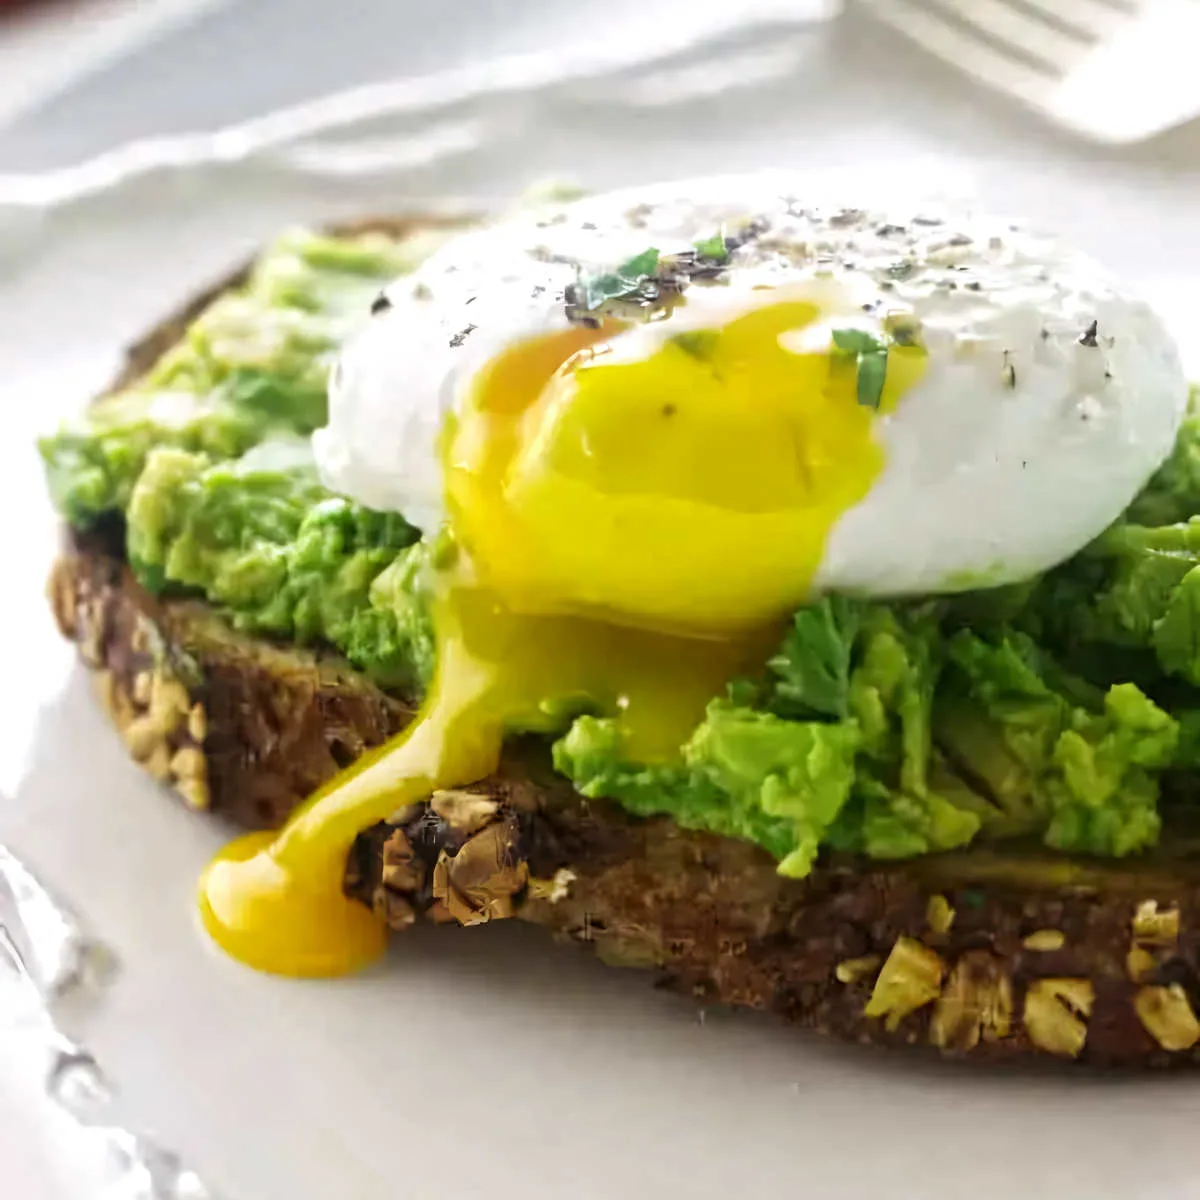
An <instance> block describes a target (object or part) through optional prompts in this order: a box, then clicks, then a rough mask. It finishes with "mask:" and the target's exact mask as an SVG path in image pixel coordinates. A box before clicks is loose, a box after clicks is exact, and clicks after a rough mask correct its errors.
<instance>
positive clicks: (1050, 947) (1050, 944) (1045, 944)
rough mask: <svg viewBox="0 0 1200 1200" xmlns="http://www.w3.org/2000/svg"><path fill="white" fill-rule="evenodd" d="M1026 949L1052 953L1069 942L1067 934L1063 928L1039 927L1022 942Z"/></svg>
mask: <svg viewBox="0 0 1200 1200" xmlns="http://www.w3.org/2000/svg"><path fill="white" fill-rule="evenodd" d="M1021 944H1022V945H1023V946H1024V947H1025V949H1026V950H1036V951H1041V952H1044V953H1052V952H1053V951H1055V950H1061V949H1062V948H1063V947H1064V946H1065V945H1066V944H1067V938H1066V934H1064V933H1063V931H1062V930H1061V929H1037V930H1035V931H1034V932H1033V933H1031V934H1030V935H1029V936H1028V937H1027V938H1026V939H1025V940H1024V941H1023V942H1022V943H1021Z"/></svg>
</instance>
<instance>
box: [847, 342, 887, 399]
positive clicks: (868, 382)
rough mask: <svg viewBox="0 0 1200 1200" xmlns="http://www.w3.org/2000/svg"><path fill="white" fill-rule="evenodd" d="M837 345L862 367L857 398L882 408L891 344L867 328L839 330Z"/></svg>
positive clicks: (858, 378) (858, 380) (859, 370)
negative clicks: (881, 339)
mask: <svg viewBox="0 0 1200 1200" xmlns="http://www.w3.org/2000/svg"><path fill="white" fill-rule="evenodd" d="M833 344H834V346H835V347H836V348H837V349H838V350H840V351H841V352H842V353H843V354H844V355H847V356H848V357H852V358H853V359H854V360H855V363H856V365H857V367H858V375H857V391H856V394H857V398H858V402H859V404H861V405H862V406H863V407H864V408H878V407H879V402H880V400H882V398H883V385H884V382H885V380H886V379H887V356H888V347H887V343H886V342H881V341H880V340H879V339H878V338H877V337H876V336H875V335H874V334H873V333H868V332H867V331H866V330H865V329H835V330H834V331H833Z"/></svg>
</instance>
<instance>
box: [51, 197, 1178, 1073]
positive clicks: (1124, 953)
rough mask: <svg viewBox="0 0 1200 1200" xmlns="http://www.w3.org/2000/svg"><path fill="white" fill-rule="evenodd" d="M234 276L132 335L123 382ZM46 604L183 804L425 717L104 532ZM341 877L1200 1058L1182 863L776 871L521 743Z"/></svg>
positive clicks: (78, 550)
mask: <svg viewBox="0 0 1200 1200" xmlns="http://www.w3.org/2000/svg"><path fill="white" fill-rule="evenodd" d="M366 225H368V226H369V227H374V228H385V229H388V230H389V231H393V232H402V231H403V230H404V229H405V228H407V227H409V225H410V223H409V222H406V221H374V222H369V223H366ZM242 274H243V272H237V273H236V274H235V275H233V276H231V277H230V278H228V279H226V280H224V281H223V282H222V283H221V284H220V285H218V286H217V287H216V288H212V289H209V290H207V291H206V292H205V293H204V294H203V295H201V296H200V297H198V298H197V299H196V300H195V301H193V302H192V303H190V304H188V305H186V306H185V307H184V308H182V309H180V310H179V311H178V312H176V313H174V314H172V315H171V316H170V317H169V318H168V319H166V320H165V321H163V322H162V323H161V324H160V325H159V326H158V327H157V328H156V329H154V330H153V331H151V332H150V333H149V334H148V335H147V336H146V337H144V338H143V339H141V340H140V341H139V342H138V343H137V344H136V345H135V346H134V347H133V348H132V350H131V351H130V353H129V355H128V359H127V362H126V365H125V367H124V369H123V370H122V372H121V373H120V376H119V377H118V379H117V380H116V381H115V383H114V385H113V386H122V385H124V384H125V383H128V382H130V381H131V380H134V379H136V378H137V377H138V376H139V375H140V374H141V373H142V372H144V371H145V370H146V369H148V367H149V366H150V365H151V364H152V363H153V362H154V361H155V360H156V359H157V358H158V357H159V356H160V355H161V354H162V353H163V351H164V350H166V349H168V348H169V347H170V346H171V345H172V344H173V343H174V342H175V341H176V340H177V339H178V338H179V337H180V335H181V334H182V332H183V330H184V328H185V327H186V325H187V323H188V321H189V320H190V319H191V317H192V316H193V315H194V314H195V313H196V312H197V311H198V310H199V309H200V308H201V307H202V306H203V305H204V304H205V303H207V302H208V300H210V299H211V298H212V296H214V295H216V294H218V293H219V292H220V291H221V290H222V288H224V287H227V286H230V285H231V284H232V283H234V282H235V281H236V280H237V279H238V278H240V277H241V276H242ZM50 596H51V601H52V605H53V609H54V614H55V617H56V619H57V621H58V624H59V628H60V629H61V631H62V633H63V634H64V636H66V637H67V638H70V639H71V640H72V641H74V642H75V643H76V645H77V647H78V649H79V653H80V656H81V658H82V659H83V661H84V663H85V664H86V665H87V666H88V667H89V668H90V669H91V670H92V671H93V672H94V678H95V681H96V686H97V691H98V694H99V696H100V698H101V701H102V703H103V704H104V706H105V708H106V709H107V711H108V712H109V714H110V715H111V717H112V719H113V721H114V723H115V724H116V726H117V728H118V730H119V731H120V734H121V736H122V737H123V738H124V740H125V743H126V745H127V747H128V749H129V752H130V754H131V755H132V756H133V757H134V758H135V759H136V760H137V761H138V762H139V763H141V764H142V765H143V766H144V767H145V769H146V770H148V771H149V772H150V773H151V774H152V775H153V776H154V777H155V778H156V779H157V780H159V781H161V782H162V783H163V784H164V785H166V786H167V787H170V788H171V789H173V790H174V791H175V792H176V793H177V794H178V795H179V796H180V797H181V798H182V799H183V801H184V802H185V803H187V804H188V805H189V806H191V807H192V808H195V809H197V810H204V811H210V812H215V813H221V814H223V815H225V816H226V817H229V818H231V819H233V820H234V821H236V822H238V823H240V824H243V825H246V826H250V827H264V826H266V827H270V826H275V825H278V824H280V823H281V822H282V821H283V820H284V819H285V818H286V816H287V814H288V813H289V812H290V811H291V809H292V808H293V807H294V806H295V805H296V804H297V803H298V802H299V801H300V800H301V799H303V798H304V797H305V796H306V795H307V794H308V793H309V792H310V791H312V790H313V789H314V788H315V787H316V786H318V785H319V784H321V783H322V782H324V781H325V780H327V779H328V778H330V777H331V776H332V775H333V774H334V773H335V772H336V771H337V770H338V769H339V768H341V767H343V766H345V765H347V764H348V763H350V762H352V761H353V760H354V759H355V758H357V757H358V756H359V755H360V754H362V753H363V752H364V751H365V750H367V749H368V748H370V747H372V746H376V745H378V744H380V743H381V742H383V741H384V740H386V739H387V738H388V737H389V736H391V735H392V734H394V733H396V732H397V731H398V730H400V729H402V728H403V726H404V725H405V723H406V722H407V721H408V720H410V719H411V717H412V714H413V711H414V706H413V703H412V700H411V698H405V697H398V696H393V695H387V694H385V693H384V692H382V691H380V690H379V689H378V688H377V687H376V686H375V685H374V684H372V683H371V682H370V681H369V680H368V679H367V678H365V677H364V676H363V675H361V674H359V673H358V672H356V671H354V670H353V669H352V668H351V667H349V666H348V665H347V664H346V663H344V662H343V661H341V660H340V659H339V658H337V657H336V656H334V655H333V654H330V653H324V652H320V651H310V650H302V649H298V648H296V647H293V646H286V645H278V644H274V643H271V642H268V641H264V640H261V639H255V638H250V637H247V636H245V635H243V634H240V633H238V632H236V631H235V630H234V629H233V628H232V627H231V626H230V625H229V624H227V623H226V622H225V621H224V620H223V619H222V618H221V616H220V615H219V614H218V613H217V612H216V611H215V610H213V609H211V608H210V607H208V606H207V605H205V604H204V603H202V602H199V601H196V600H190V599H166V600H164V599H160V598H156V597H154V596H151V595H150V594H149V593H147V592H146V591H145V590H144V589H143V588H141V587H140V586H139V584H138V583H137V581H136V580H135V579H134V577H133V575H132V574H131V572H130V571H129V569H128V567H127V566H126V564H125V562H124V557H123V538H122V534H121V530H120V529H119V528H118V527H116V526H114V527H112V528H109V529H105V528H103V527H101V528H98V529H95V530H93V531H91V532H90V533H88V534H87V535H76V534H70V535H68V540H67V545H66V546H65V548H64V551H63V554H62V556H61V558H60V560H59V562H58V564H57V565H56V567H55V570H54V573H53V576H52V578H51V582H50ZM346 887H347V890H348V892H349V893H350V894H351V895H353V896H354V897H356V898H358V899H359V900H361V901H362V902H363V903H364V904H367V905H370V906H372V907H374V908H375V909H376V911H378V912H379V913H380V914H381V916H382V917H383V918H384V919H386V920H387V922H388V923H389V924H390V925H391V926H392V927H393V928H394V929H396V930H402V929H404V928H406V927H407V926H409V925H411V924H412V923H413V922H414V921H416V920H432V921H439V922H445V921H456V922H459V923H461V924H465V925H474V924H483V923H486V922H489V921H493V920H498V919H503V918H518V919H521V920H526V921H530V922H533V923H535V924H539V925H543V926H545V927H546V928H547V929H549V930H550V931H552V932H553V933H554V934H556V935H557V936H559V937H560V938H562V939H565V940H570V941H574V942H578V943H581V944H583V945H585V946H587V947H589V948H591V949H592V950H593V951H594V952H595V953H596V954H598V955H599V956H600V957H601V958H602V959H603V960H604V961H606V962H611V963H613V964H617V965H624V966H638V967H645V968H648V969H651V970H653V971H655V972H657V974H658V976H659V978H661V979H662V980H663V981H665V982H666V983H668V984H669V985H671V986H673V987H676V988H678V989H680V990H682V991H685V992H690V993H691V994H692V995H694V996H695V997H697V998H698V999H699V1000H701V1001H703V1002H704V1003H723V1004H731V1005H740V1006H746V1007H749V1008H755V1009H762V1010H766V1011H769V1012H772V1013H775V1014H778V1015H779V1016H781V1017H783V1018H785V1019H786V1020H787V1021H790V1022H794V1023H796V1024H798V1025H802V1026H807V1027H810V1028H813V1029H816V1030H818V1031H820V1032H821V1033H823V1034H827V1035H830V1036H833V1037H836V1038H840V1039H843V1040H847V1041H855V1042H863V1043H878V1044H888V1045H924V1046H927V1047H932V1048H933V1049H934V1050H935V1051H938V1052H941V1053H943V1054H946V1055H953V1056H959V1057H966V1058H969V1059H971V1060H972V1061H985V1062H1004V1061H1016V1060H1022V1059H1026V1058H1029V1057H1044V1058H1049V1059H1060V1060H1064V1061H1069V1062H1074V1063H1089V1064H1102V1065H1122V1066H1137V1067H1149V1066H1155V1067H1158V1066H1177V1065H1183V1064H1191V1063H1200V1020H1197V1016H1196V1011H1197V1006H1198V1004H1200V970H1198V965H1200V878H1198V877H1197V876H1196V875H1195V873H1194V872H1192V871H1189V870H1187V869H1185V868H1184V867H1182V866H1179V865H1174V866H1172V865H1170V864H1167V863H1163V864H1160V865H1159V866H1156V867H1149V866H1141V867H1138V868H1137V869H1129V868H1118V867H1111V866H1107V865H1102V866H1091V865H1089V866H1085V865H1081V864H1077V863H1072V862H1069V861H1065V860H1062V859H1048V858H1037V857H1024V856H1019V857H1014V856H1008V857H1006V856H1002V855H1000V854H996V853H990V852H979V853H974V852H973V853H970V854H960V855H957V856H953V857H941V858H931V859H927V860H918V861H916V862H912V863H907V864H903V865H900V866H894V867H886V868H881V867H879V866H877V865H865V864H861V863H854V862H831V863H828V864H825V865H822V866H821V867H820V868H819V869H818V870H817V871H815V872H814V873H813V875H812V876H811V877H810V878H808V879H806V880H803V881H794V880H786V879H782V878H781V877H780V876H779V875H778V874H777V873H776V870H775V864H774V862H773V860H772V859H771V858H770V857H769V856H768V855H767V854H766V853H765V852H763V851H761V850H759V849H758V848H757V847H755V846H753V845H750V844H748V843H745V842H742V841H738V840H735V839H730V838H721V837H716V836H713V835H710V834H706V833H700V832H696V831H690V830H685V829H681V828H679V827H678V826H676V825H675V824H673V823H672V822H671V821H670V820H668V819H666V818H658V819H648V820H647V819H639V818H636V817H632V816H630V815H628V814H626V813H625V812H623V811H622V810H621V809H620V808H618V807H617V806H615V805H612V804H609V803H607V802H603V801H595V800H588V799H585V798H583V797H582V796H579V795H578V794H576V793H575V792H574V791H573V790H572V789H571V788H570V786H569V785H568V784H567V783H566V782H565V781H564V780H563V779H562V778H561V777H559V776H557V775H555V774H554V773H553V771H551V770H550V768H549V765H548V762H547V759H546V754H545V749H544V747H543V746H542V745H540V744H539V743H537V742H533V741H530V742H517V743H515V744H514V745H512V746H511V747H509V748H508V750H507V751H506V755H505V758H504V761H503V763H502V766H501V769H500V771H499V772H498V773H497V775H496V776H495V777H493V778H490V779H486V780H483V781H481V782H480V783H478V784H476V785H473V786H471V787H469V788H464V789H456V790H453V791H444V792H438V793H435V794H434V795H433V796H432V797H430V799H429V800H428V801H427V802H425V803H423V804H419V805H414V806H412V808H410V809H409V810H407V811H405V812H403V813H400V814H397V815H396V817H395V819H394V820H393V821H391V822H389V823H387V824H382V825H379V826H377V827H375V828H374V829H371V830H368V831H367V832H365V833H364V834H362V835H361V836H360V838H359V839H358V842H357V843H356V845H355V848H354V851H353V853H352V854H351V856H350V860H349V862H348V863H347V872H346Z"/></svg>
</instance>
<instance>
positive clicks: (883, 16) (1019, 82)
mask: <svg viewBox="0 0 1200 1200" xmlns="http://www.w3.org/2000/svg"><path fill="white" fill-rule="evenodd" d="M863 2H864V3H865V4H866V6H867V7H869V8H870V9H871V11H872V12H873V13H874V14H875V16H876V17H878V18H879V19H880V20H882V21H884V22H886V23H887V24H888V25H890V26H892V28H893V29H895V30H896V31H897V32H899V33H902V34H904V35H905V36H906V37H908V38H910V39H912V40H913V41H914V42H916V43H917V44H918V45H920V46H922V47H924V48H925V49H926V50H929V51H931V52H932V53H934V54H936V55H937V56H938V57H939V58H942V59H944V60H946V61H947V62H950V63H953V64H954V65H955V66H957V67H959V68H961V69H962V70H965V71H969V72H971V73H972V74H974V75H975V76H977V77H978V78H979V79H981V80H982V81H983V82H984V83H986V84H988V85H990V86H991V87H995V88H999V89H1000V90H1001V91H1005V92H1010V93H1012V94H1013V95H1016V96H1019V97H1020V98H1021V99H1023V100H1025V101H1026V102H1027V103H1030V104H1038V103H1040V102H1041V101H1043V100H1044V99H1045V97H1046V95H1047V93H1048V92H1049V90H1050V89H1051V88H1052V87H1053V85H1054V83H1055V78H1054V75H1053V73H1052V72H1050V71H1049V70H1047V69H1046V68H1044V67H1043V68H1041V69H1037V68H1035V67H1034V66H1032V65H1031V64H1030V63H1029V62H1028V61H1027V60H1025V59H1023V58H1022V59H1018V58H1015V57H1014V56H1013V55H1011V54H1004V53H1001V52H1000V51H999V50H997V49H996V48H995V47H994V46H993V45H991V44H990V43H988V42H987V41H985V40H983V39H982V38H980V37H979V36H977V35H976V34H973V33H970V32H967V31H965V30H964V29H963V28H962V27H961V26H958V25H954V24H951V23H949V22H948V21H946V19H945V18H944V17H942V16H940V15H936V14H934V13H932V12H930V10H929V9H928V8H927V7H926V6H925V5H924V4H922V3H919V0H918V2H914V0H863Z"/></svg>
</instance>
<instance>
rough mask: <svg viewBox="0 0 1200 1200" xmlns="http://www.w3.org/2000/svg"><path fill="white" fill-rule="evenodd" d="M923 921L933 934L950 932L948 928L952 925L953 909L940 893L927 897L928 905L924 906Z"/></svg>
mask: <svg viewBox="0 0 1200 1200" xmlns="http://www.w3.org/2000/svg"><path fill="white" fill-rule="evenodd" d="M925 920H926V922H927V923H928V925H929V928H930V931H931V932H933V933H936V934H944V933H949V932H950V927H951V926H952V925H953V924H954V909H953V908H951V907H950V901H949V900H947V899H946V897H945V896H943V895H942V894H941V892H938V893H936V894H935V895H933V896H930V897H929V903H928V904H927V905H926V906H925Z"/></svg>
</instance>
